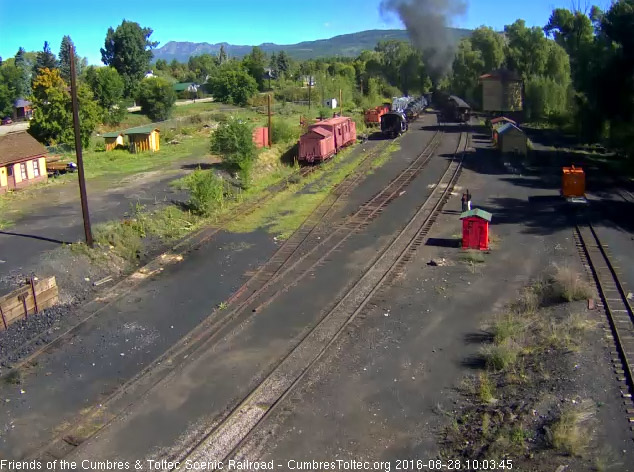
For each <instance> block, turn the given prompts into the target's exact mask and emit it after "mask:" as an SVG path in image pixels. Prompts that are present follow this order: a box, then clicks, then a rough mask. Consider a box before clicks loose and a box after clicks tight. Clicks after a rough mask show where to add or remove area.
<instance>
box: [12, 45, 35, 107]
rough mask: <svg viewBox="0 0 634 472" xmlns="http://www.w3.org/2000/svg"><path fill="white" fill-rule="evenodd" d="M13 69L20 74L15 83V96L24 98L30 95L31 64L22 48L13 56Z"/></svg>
mask: <svg viewBox="0 0 634 472" xmlns="http://www.w3.org/2000/svg"><path fill="white" fill-rule="evenodd" d="M14 64H15V67H17V69H18V70H19V72H20V78H19V80H18V81H16V82H15V90H16V96H18V97H26V96H27V95H29V94H30V93H31V75H32V64H31V63H30V61H29V59H28V57H27V54H26V51H25V50H24V48H19V49H18V52H17V53H16V55H15V60H14Z"/></svg>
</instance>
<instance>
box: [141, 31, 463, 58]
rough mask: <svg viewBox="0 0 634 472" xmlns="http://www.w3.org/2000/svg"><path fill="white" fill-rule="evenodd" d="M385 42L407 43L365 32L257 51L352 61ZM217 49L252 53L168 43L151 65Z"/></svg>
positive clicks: (238, 53)
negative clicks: (340, 57)
mask: <svg viewBox="0 0 634 472" xmlns="http://www.w3.org/2000/svg"><path fill="white" fill-rule="evenodd" d="M470 33H471V31H470V30H466V29H458V28H450V36H451V37H452V38H453V39H454V40H455V41H456V42H457V41H458V40H460V38H463V37H465V36H468V35H469V34H470ZM384 39H398V40H408V39H409V37H408V35H407V31H406V30H401V29H391V30H368V31H360V32H358V33H351V34H342V35H340V36H335V37H333V38H330V39H319V40H317V41H304V42H301V43H297V44H275V43H263V44H260V45H259V47H260V49H262V50H263V51H264V52H265V53H267V54H271V53H274V52H275V53H277V52H279V51H286V53H288V55H289V56H291V57H292V58H294V59H315V58H318V57H333V56H346V57H354V56H357V55H359V53H360V52H361V51H363V50H365V49H374V47H375V46H376V44H377V43H378V42H379V41H381V40H384ZM220 46H224V47H225V51H227V54H228V55H229V57H243V56H246V55H247V54H249V53H250V52H251V48H252V46H238V45H234V44H229V43H217V44H210V43H191V42H188V41H170V42H168V43H166V44H165V45H164V46H161V47H160V48H157V49H155V50H154V51H153V52H154V59H153V60H154V61H156V60H158V59H164V60H166V61H167V62H170V61H171V60H172V59H176V60H177V61H179V62H187V60H188V59H189V58H190V57H191V56H198V55H200V54H204V53H209V54H213V55H217V54H218V52H219V51H220Z"/></svg>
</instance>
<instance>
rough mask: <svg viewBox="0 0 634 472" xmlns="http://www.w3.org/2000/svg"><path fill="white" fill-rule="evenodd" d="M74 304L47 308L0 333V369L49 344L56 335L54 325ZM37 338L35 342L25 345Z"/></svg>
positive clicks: (71, 309)
mask: <svg viewBox="0 0 634 472" xmlns="http://www.w3.org/2000/svg"><path fill="white" fill-rule="evenodd" d="M76 304H77V303H71V304H65V305H57V306H54V307H51V308H47V309H46V310H44V311H42V312H40V313H38V314H37V315H30V316H29V317H28V318H27V319H22V320H19V321H16V322H15V323H13V324H12V325H10V326H9V329H8V330H6V331H2V332H0V369H2V368H8V367H10V366H11V364H13V363H15V362H17V361H19V360H20V359H22V358H23V357H25V356H28V355H29V354H30V353H31V352H33V351H34V350H36V349H37V348H38V347H39V346H41V345H43V344H47V343H49V342H51V341H52V340H53V339H54V338H55V336H56V335H57V330H55V328H54V325H55V324H56V323H57V322H58V321H59V320H61V319H62V318H64V317H65V316H67V315H69V314H70V313H71V312H72V311H73V308H74V307H75V306H76ZM40 335H41V336H40ZM38 336H40V337H39V338H38V339H37V340H35V341H34V342H32V343H30V344H27V343H29V342H30V341H31V340H33V339H35V338H37V337H38ZM2 373H3V372H2Z"/></svg>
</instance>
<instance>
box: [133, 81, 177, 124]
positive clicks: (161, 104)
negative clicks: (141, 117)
mask: <svg viewBox="0 0 634 472" xmlns="http://www.w3.org/2000/svg"><path fill="white" fill-rule="evenodd" d="M138 101H139V104H140V105H141V111H142V112H143V113H145V114H146V115H147V116H148V117H149V118H150V119H151V120H153V121H163V120H166V119H167V118H169V116H170V113H171V111H172V107H173V106H174V102H176V92H174V89H173V88H172V84H170V83H169V82H168V81H167V80H165V79H163V78H161V77H149V78H147V79H143V80H142V81H141V85H140V86H139V95H138Z"/></svg>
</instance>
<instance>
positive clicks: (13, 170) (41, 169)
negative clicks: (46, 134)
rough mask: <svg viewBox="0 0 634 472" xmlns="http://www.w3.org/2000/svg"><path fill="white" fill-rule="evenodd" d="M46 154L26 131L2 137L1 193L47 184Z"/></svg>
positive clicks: (0, 155)
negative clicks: (40, 183)
mask: <svg viewBox="0 0 634 472" xmlns="http://www.w3.org/2000/svg"><path fill="white" fill-rule="evenodd" d="M46 153H47V151H46V148H45V147H44V146H42V145H41V144H40V143H39V142H37V140H36V139H35V138H33V136H31V135H30V134H29V133H27V132H26V131H18V132H15V133H8V134H5V135H4V136H0V193H5V192H7V191H8V190H16V189H20V188H23V187H26V186H28V185H32V184H35V183H38V182H46V180H47V179H48V175H47V173H46Z"/></svg>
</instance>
